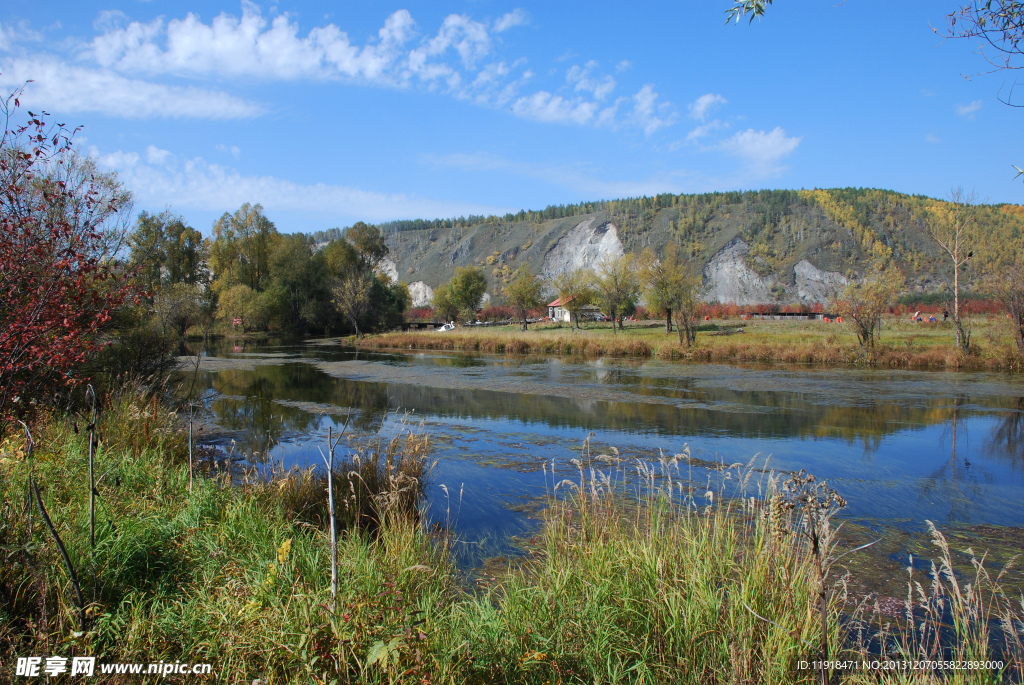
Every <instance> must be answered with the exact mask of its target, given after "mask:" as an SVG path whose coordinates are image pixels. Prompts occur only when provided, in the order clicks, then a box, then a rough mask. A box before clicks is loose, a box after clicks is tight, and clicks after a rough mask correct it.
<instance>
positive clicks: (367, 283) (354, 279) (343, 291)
mask: <svg viewBox="0 0 1024 685" xmlns="http://www.w3.org/2000/svg"><path fill="white" fill-rule="evenodd" d="M372 291H373V279H372V278H370V277H369V276H368V275H366V274H361V273H359V272H358V271H356V270H355V269H346V270H345V271H343V272H342V273H341V274H339V275H338V276H337V277H336V278H335V279H334V280H333V281H332V282H331V294H332V295H333V296H334V298H333V299H332V300H331V302H333V303H334V306H336V307H337V308H338V311H340V312H341V314H342V316H344V317H345V318H346V319H348V322H349V323H350V324H352V327H353V328H354V329H355V331H356V337H357V338H358V337H360V336H361V335H362V334H361V333H360V332H359V321H360V319H362V318H364V317H365V316H366V315H367V314H368V313H369V311H370V301H371V300H370V295H371V293H372Z"/></svg>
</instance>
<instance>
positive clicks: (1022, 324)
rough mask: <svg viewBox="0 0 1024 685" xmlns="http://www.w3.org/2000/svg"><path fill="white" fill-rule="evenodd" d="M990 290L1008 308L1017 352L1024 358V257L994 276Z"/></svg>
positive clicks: (1007, 312) (1004, 307)
mask: <svg viewBox="0 0 1024 685" xmlns="http://www.w3.org/2000/svg"><path fill="white" fill-rule="evenodd" d="M989 290H990V291H991V292H992V294H993V295H994V296H995V298H996V300H998V301H999V303H1000V304H1001V305H1003V309H1005V310H1006V315H1007V317H1008V318H1009V319H1010V326H1011V328H1012V329H1013V337H1014V340H1016V342H1017V354H1018V356H1020V357H1021V358H1024V258H1018V260H1017V262H1016V263H1015V264H1014V265H1013V266H1011V267H1010V268H1009V269H1007V270H1006V272H1005V273H1003V274H1000V275H999V276H994V277H992V279H991V284H990V287H989Z"/></svg>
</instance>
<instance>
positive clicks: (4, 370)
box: [0, 89, 132, 433]
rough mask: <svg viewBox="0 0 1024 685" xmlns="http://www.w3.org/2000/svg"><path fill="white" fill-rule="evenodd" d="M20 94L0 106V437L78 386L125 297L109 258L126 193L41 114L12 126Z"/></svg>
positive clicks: (127, 290) (123, 279)
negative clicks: (7, 428) (0, 131)
mask: <svg viewBox="0 0 1024 685" xmlns="http://www.w3.org/2000/svg"><path fill="white" fill-rule="evenodd" d="M20 94H21V90H20V89H19V90H18V91H15V92H14V93H12V94H11V95H9V96H8V97H7V98H6V99H5V100H3V102H2V104H0V117H2V118H3V120H4V133H3V138H2V139H0V433H2V431H3V429H4V425H5V424H6V423H7V422H8V421H9V420H10V419H11V418H13V417H16V416H19V415H24V414H27V413H31V412H32V410H34V409H35V408H37V407H39V406H46V405H52V404H53V403H54V401H55V400H57V399H59V398H60V397H62V396H65V395H66V393H67V391H69V390H70V389H72V388H73V387H75V386H76V385H77V384H79V383H80V382H81V381H82V380H83V379H82V377H81V374H80V371H79V369H80V367H81V365H82V364H83V362H85V361H86V359H87V358H88V356H89V355H90V353H91V352H93V351H94V349H95V348H96V346H97V344H98V341H97V336H98V333H99V330H100V327H101V326H103V324H104V323H105V322H106V321H107V320H108V319H109V315H110V311H111V310H112V309H113V308H115V307H117V306H119V305H120V304H121V303H122V302H124V300H125V299H126V298H128V297H130V296H131V294H132V293H131V285H130V280H129V279H128V278H127V274H125V273H124V272H123V270H121V269H120V268H119V266H118V264H117V261H116V255H117V252H118V250H119V249H120V239H121V238H123V236H124V230H123V229H124V225H123V220H124V218H125V217H127V214H128V212H129V210H130V206H131V195H130V194H129V193H127V192H126V191H124V190H123V189H122V188H121V186H120V185H119V184H118V183H117V179H116V177H115V176H114V175H112V174H104V173H101V172H99V171H98V170H97V169H96V166H95V164H94V163H93V162H92V160H90V159H87V158H83V157H81V156H78V155H76V154H75V151H74V150H73V148H72V145H71V138H72V136H73V135H74V133H75V131H69V130H68V129H67V128H65V127H64V126H63V125H62V124H49V123H48V122H47V120H46V117H47V115H46V113H45V112H44V113H42V114H39V115H35V114H33V113H31V112H29V113H28V117H27V121H26V122H25V123H23V124H15V123H14V119H15V118H16V116H17V114H18V108H19V105H20V103H19V101H18V98H19V96H20ZM119 224H120V228H119Z"/></svg>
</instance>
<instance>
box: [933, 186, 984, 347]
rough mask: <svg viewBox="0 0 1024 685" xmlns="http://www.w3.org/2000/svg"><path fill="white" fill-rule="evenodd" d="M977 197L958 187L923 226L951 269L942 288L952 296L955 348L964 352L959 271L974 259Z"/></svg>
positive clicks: (967, 335)
mask: <svg viewBox="0 0 1024 685" xmlns="http://www.w3.org/2000/svg"><path fill="white" fill-rule="evenodd" d="M976 202H977V197H976V196H975V194H974V193H973V192H972V193H970V194H967V193H965V192H964V189H963V188H961V187H960V186H957V187H955V188H953V189H952V190H951V191H950V192H949V201H948V202H946V203H945V204H944V205H943V206H941V207H940V208H939V209H938V210H937V213H938V216H937V217H936V218H935V219H933V220H932V221H929V222H928V223H927V224H925V228H926V229H927V231H928V235H930V236H931V238H932V240H934V241H935V244H936V245H938V246H939V248H941V249H942V251H943V252H945V253H946V256H947V257H948V258H949V263H950V264H951V265H952V267H953V280H952V282H951V283H950V282H949V281H947V283H946V286H947V287H948V288H949V290H950V291H951V292H952V295H953V327H954V328H955V329H956V347H957V349H959V350H962V351H964V352H967V351H969V350H970V347H971V332H970V330H964V323H963V317H962V316H961V312H960V272H961V271H962V270H963V268H964V267H965V266H966V265H967V262H968V261H969V260H970V259H971V257H973V256H974V251H973V248H972V245H973V243H974V239H975V233H976V229H977V208H976V205H975V203H976Z"/></svg>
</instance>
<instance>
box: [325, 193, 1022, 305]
mask: <svg viewBox="0 0 1024 685" xmlns="http://www.w3.org/2000/svg"><path fill="white" fill-rule="evenodd" d="M948 204H949V203H948V202H946V201H942V200H935V199H932V198H928V197H924V196H911V195H904V194H901V193H897V192H893V191H888V190H875V189H863V188H844V189H829V190H762V191H745V192H725V193H705V194H699V195H672V194H663V195H657V196H655V197H642V198H633V199H626V200H609V201H601V202H586V203H580V204H572V205H557V206H549V207H547V208H546V209H544V210H542V211H521V212H519V213H517V214H507V215H505V216H502V217H497V216H489V217H482V216H470V217H460V218H458V219H435V220H432V221H427V220H415V221H394V222H389V223H384V224H380V225H379V227H380V229H381V230H382V232H383V233H384V234H385V236H386V239H387V242H388V245H389V247H390V248H391V251H390V255H389V257H390V258H391V259H392V260H393V261H394V262H395V267H396V275H397V277H398V278H399V279H401V280H402V281H405V282H409V283H414V282H417V281H422V282H423V283H425V284H426V285H427V286H429V287H431V288H434V287H436V286H437V285H438V284H439V283H442V282H444V281H446V280H447V279H448V278H450V277H451V273H452V270H453V269H454V268H455V267H457V266H466V265H476V266H480V267H482V268H484V271H485V274H486V275H487V277H488V279H489V280H490V286H491V288H490V290H491V291H492V292H493V291H495V290H496V288H495V286H497V285H499V284H500V283H501V282H502V281H507V280H508V279H509V278H510V277H511V276H512V275H514V274H515V273H516V270H517V269H520V268H522V267H524V266H525V267H527V268H528V269H529V270H530V271H532V272H533V273H545V272H546V271H550V268H548V267H549V266H550V265H548V264H546V261H545V260H550V258H551V251H552V250H553V248H555V247H556V245H557V244H558V242H559V240H560V239H561V238H563V237H564V236H566V234H568V233H569V232H570V231H572V229H573V228H574V227H576V226H578V225H579V224H580V223H581V222H583V221H586V220H589V219H593V222H592V226H593V227H601V226H605V225H607V224H610V225H612V226H614V228H615V231H616V234H615V237H616V238H617V239H618V241H619V242H620V243H621V249H622V251H624V252H634V253H639V252H640V251H642V250H643V249H644V248H647V247H651V248H653V249H654V250H655V251H656V252H659V253H660V252H662V251H663V250H664V248H665V246H666V245H667V244H669V243H675V244H676V245H678V246H679V248H680V249H681V251H682V253H683V254H684V255H685V256H686V257H687V259H688V260H689V262H690V264H691V266H692V269H693V270H694V271H695V272H699V271H701V270H702V269H703V268H704V267H705V265H707V264H708V262H709V261H710V260H711V259H712V257H714V256H715V255H716V254H717V253H719V252H720V251H721V250H722V249H723V248H724V247H726V246H727V245H729V244H730V243H731V242H732V241H734V240H735V239H737V238H738V239H740V240H742V241H743V242H744V243H745V244H746V245H747V246H748V247H749V250H748V251H746V252H745V254H744V255H743V260H744V262H745V263H746V266H747V267H748V268H749V269H750V270H751V271H752V272H754V273H756V274H757V275H759V276H762V277H765V278H771V279H774V282H777V283H778V284H779V287H780V288H782V287H785V286H786V285H792V284H793V283H794V280H795V276H794V266H795V265H796V264H797V263H798V262H800V261H801V260H804V259H806V260H808V261H809V262H811V263H812V264H813V265H814V266H815V267H816V268H818V269H821V270H823V271H829V272H836V273H839V274H842V275H843V276H845V277H851V276H853V277H856V276H859V275H860V274H862V273H863V272H864V270H865V269H866V268H867V267H869V266H870V265H871V263H872V262H873V261H874V258H875V257H877V256H890V257H892V258H894V259H895V261H896V262H897V263H898V264H899V265H900V268H901V269H902V270H903V272H904V274H905V276H906V277H907V283H908V289H909V290H911V291H912V292H931V291H934V290H937V289H939V288H941V287H942V285H943V276H942V275H943V274H944V273H946V271H947V269H946V264H945V262H944V261H943V260H942V259H941V256H940V251H939V248H938V247H937V246H936V245H935V243H934V242H933V241H932V240H931V239H930V237H929V236H928V234H927V231H926V227H927V225H928V224H929V223H934V222H940V221H942V220H943V218H942V217H943V212H944V211H945V210H946V209H947V208H948ZM973 209H974V211H975V213H976V227H977V230H976V231H975V232H974V233H975V235H974V237H973V239H972V242H971V246H970V249H971V251H973V258H972V260H971V262H970V264H969V265H968V267H967V268H966V270H965V278H966V281H967V284H968V287H971V286H972V285H976V284H977V282H978V281H979V278H980V275H981V274H983V273H993V272H998V271H999V270H1000V269H1002V268H1004V267H1006V266H1007V265H1009V264H1010V263H1012V262H1013V261H1014V260H1015V259H1016V258H1017V257H1018V255H1020V254H1022V250H1024V246H1022V242H1024V207H1021V206H1019V205H976V206H975V207H974V208H973ZM599 233H601V234H603V232H599ZM324 237H327V236H326V235H325V236H324Z"/></svg>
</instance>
